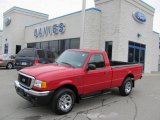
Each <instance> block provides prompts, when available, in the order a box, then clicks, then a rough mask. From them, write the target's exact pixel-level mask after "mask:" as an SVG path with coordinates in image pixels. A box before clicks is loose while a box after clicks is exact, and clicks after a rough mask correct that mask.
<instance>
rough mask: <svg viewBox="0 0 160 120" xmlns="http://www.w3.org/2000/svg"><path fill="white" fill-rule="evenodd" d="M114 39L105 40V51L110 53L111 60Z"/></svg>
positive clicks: (110, 58)
mask: <svg viewBox="0 0 160 120" xmlns="http://www.w3.org/2000/svg"><path fill="white" fill-rule="evenodd" d="M112 43H113V42H112V41H106V42H105V51H106V52H107V54H108V58H109V60H112Z"/></svg>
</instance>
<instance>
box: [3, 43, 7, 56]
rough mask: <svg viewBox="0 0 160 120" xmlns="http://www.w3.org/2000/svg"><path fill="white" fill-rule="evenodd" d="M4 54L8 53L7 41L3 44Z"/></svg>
mask: <svg viewBox="0 0 160 120" xmlns="http://www.w3.org/2000/svg"><path fill="white" fill-rule="evenodd" d="M4 54H8V43H6V44H4Z"/></svg>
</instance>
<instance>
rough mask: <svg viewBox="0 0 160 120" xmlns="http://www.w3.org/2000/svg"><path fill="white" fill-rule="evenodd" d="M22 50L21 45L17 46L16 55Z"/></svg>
mask: <svg viewBox="0 0 160 120" xmlns="http://www.w3.org/2000/svg"><path fill="white" fill-rule="evenodd" d="M20 50H21V45H16V54H17V53H18V52H19V51H20Z"/></svg>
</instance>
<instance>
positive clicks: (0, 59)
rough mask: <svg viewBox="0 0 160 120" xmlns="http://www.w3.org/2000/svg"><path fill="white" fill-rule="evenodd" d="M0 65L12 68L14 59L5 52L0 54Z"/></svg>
mask: <svg viewBox="0 0 160 120" xmlns="http://www.w3.org/2000/svg"><path fill="white" fill-rule="evenodd" d="M0 67H6V68H7V69H12V68H14V59H13V58H11V57H9V56H8V55H7V54H2V55H0Z"/></svg>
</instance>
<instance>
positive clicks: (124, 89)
mask: <svg viewBox="0 0 160 120" xmlns="http://www.w3.org/2000/svg"><path fill="white" fill-rule="evenodd" d="M132 88H133V82H132V80H131V78H130V77H128V78H126V79H125V81H124V82H123V84H122V86H121V87H119V92H120V94H121V95H122V96H127V95H129V94H130V93H131V92H132Z"/></svg>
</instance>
